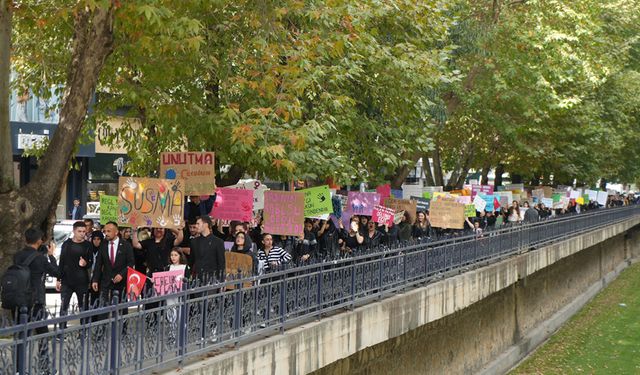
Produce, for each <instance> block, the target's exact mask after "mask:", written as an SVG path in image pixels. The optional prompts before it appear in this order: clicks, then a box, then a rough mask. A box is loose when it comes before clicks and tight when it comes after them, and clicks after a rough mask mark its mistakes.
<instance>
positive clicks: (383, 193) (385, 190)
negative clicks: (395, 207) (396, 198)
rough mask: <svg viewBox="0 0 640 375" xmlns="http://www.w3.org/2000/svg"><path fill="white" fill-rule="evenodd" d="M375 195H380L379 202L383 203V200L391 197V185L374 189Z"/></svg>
mask: <svg viewBox="0 0 640 375" xmlns="http://www.w3.org/2000/svg"><path fill="white" fill-rule="evenodd" d="M376 193H378V194H380V202H384V200H385V198H389V197H390V196H391V185H389V184H386V185H381V186H378V187H377V188H376Z"/></svg>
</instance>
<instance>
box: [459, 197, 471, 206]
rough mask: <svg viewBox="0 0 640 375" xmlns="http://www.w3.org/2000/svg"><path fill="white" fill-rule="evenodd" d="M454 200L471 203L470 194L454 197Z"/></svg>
mask: <svg viewBox="0 0 640 375" xmlns="http://www.w3.org/2000/svg"><path fill="white" fill-rule="evenodd" d="M456 202H458V203H462V204H471V196H470V195H461V196H459V197H456Z"/></svg>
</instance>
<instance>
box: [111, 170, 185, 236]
mask: <svg viewBox="0 0 640 375" xmlns="http://www.w3.org/2000/svg"><path fill="white" fill-rule="evenodd" d="M183 188H184V182H183V181H182V180H164V179H159V178H143V177H120V179H119V180H118V191H119V193H118V224H129V225H133V226H139V227H150V228H173V229H178V228H182V227H184V203H185V199H184V198H185V196H184V191H183V190H182V189H183Z"/></svg>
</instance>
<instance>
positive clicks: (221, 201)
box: [209, 188, 253, 222]
mask: <svg viewBox="0 0 640 375" xmlns="http://www.w3.org/2000/svg"><path fill="white" fill-rule="evenodd" d="M209 215H210V216H211V217H213V218H214V219H222V220H240V221H246V222H249V221H251V219H252V218H253V190H243V189H229V188H217V189H216V201H215V202H214V204H213V209H212V210H211V213H210V214H209Z"/></svg>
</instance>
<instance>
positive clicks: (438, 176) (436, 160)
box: [432, 142, 444, 186]
mask: <svg viewBox="0 0 640 375" xmlns="http://www.w3.org/2000/svg"><path fill="white" fill-rule="evenodd" d="M432 155H433V156H432V159H433V177H434V182H435V186H444V176H443V175H442V164H441V161H440V147H439V146H438V142H436V147H435V148H434V149H433V154H432Z"/></svg>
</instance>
